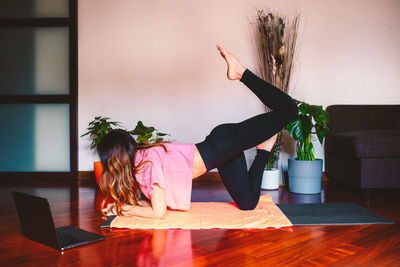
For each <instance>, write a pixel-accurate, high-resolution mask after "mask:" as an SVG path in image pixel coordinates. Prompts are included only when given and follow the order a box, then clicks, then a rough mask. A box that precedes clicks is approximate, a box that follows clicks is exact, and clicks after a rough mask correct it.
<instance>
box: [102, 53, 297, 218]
mask: <svg viewBox="0 0 400 267" xmlns="http://www.w3.org/2000/svg"><path fill="white" fill-rule="evenodd" d="M217 49H218V50H219V52H220V53H221V55H222V57H223V58H224V59H225V61H226V62H227V65H228V72H227V76H228V79H230V80H240V81H241V82H242V83H244V84H245V85H246V86H247V87H248V88H249V89H250V90H251V91H252V92H253V93H254V94H255V95H256V96H257V97H258V98H259V99H260V100H261V101H262V102H263V103H264V104H265V105H266V106H268V107H270V108H271V109H272V110H273V111H271V112H268V113H264V114H260V115H258V116H255V117H252V118H250V119H247V120H245V121H243V122H240V123H230V124H222V125H219V126H217V127H215V128H214V129H213V130H212V131H211V133H210V134H209V135H208V136H207V137H206V138H205V140H204V141H203V142H201V143H198V144H177V143H158V144H152V145H149V144H137V143H136V142H135V140H134V139H133V138H132V136H130V135H129V134H128V133H127V132H125V131H123V130H114V131H112V132H111V133H109V134H108V135H106V136H105V137H104V138H103V140H102V141H101V143H100V144H99V145H98V147H97V151H98V153H99V156H100V158H101V161H102V163H103V166H104V173H103V175H102V178H101V182H100V188H101V189H102V191H103V192H104V193H105V194H106V196H111V197H112V198H113V199H114V201H115V202H114V203H111V204H108V205H107V207H106V208H104V209H103V213H104V214H105V215H107V216H109V215H112V214H118V215H124V216H141V217H148V218H162V217H163V216H164V215H165V212H166V210H167V207H169V208H171V209H177V210H188V209H189V206H190V196H191V189H192V179H195V178H197V177H199V176H200V175H202V174H204V173H206V172H207V171H209V170H211V169H214V168H218V171H219V174H220V176H221V179H222V181H223V183H224V185H225V187H226V189H227V190H228V192H229V194H230V195H231V197H232V199H233V200H234V201H235V203H236V204H237V206H238V207H239V208H240V209H242V210H251V209H254V208H255V207H256V205H257V203H258V200H259V198H260V187H261V181H262V175H263V170H264V167H265V165H266V162H267V160H268V156H269V154H270V151H271V149H272V147H273V145H274V143H275V140H276V134H277V133H278V132H279V131H280V130H282V129H283V128H284V127H285V125H287V124H288V123H289V122H291V121H292V120H294V119H295V118H296V116H297V106H296V103H295V102H294V101H293V99H292V98H291V97H290V96H288V95H287V94H285V93H283V92H282V91H280V90H279V89H277V88H276V87H274V86H272V85H271V84H269V83H267V82H265V81H263V80H262V79H260V78H259V77H257V76H256V75H254V74H253V73H252V72H250V71H249V70H248V69H246V68H245V67H244V66H243V65H242V64H241V63H240V62H239V61H238V60H237V59H236V58H235V57H234V56H233V55H232V54H230V53H229V52H228V51H227V50H226V49H225V48H223V47H222V46H220V45H218V46H217ZM254 146H256V148H257V154H256V157H255V159H254V162H253V164H252V165H251V167H250V169H249V170H247V166H246V161H245V156H244V153H243V151H244V150H246V149H249V148H252V147H254ZM143 195H144V196H143ZM103 206H104V202H103Z"/></svg>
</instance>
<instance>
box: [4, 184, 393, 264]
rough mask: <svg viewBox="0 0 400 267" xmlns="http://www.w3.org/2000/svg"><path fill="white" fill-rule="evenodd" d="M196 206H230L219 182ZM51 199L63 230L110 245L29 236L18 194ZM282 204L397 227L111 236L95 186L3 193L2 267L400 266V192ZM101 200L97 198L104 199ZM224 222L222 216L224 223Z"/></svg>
mask: <svg viewBox="0 0 400 267" xmlns="http://www.w3.org/2000/svg"><path fill="white" fill-rule="evenodd" d="M193 188H194V190H193V195H192V197H193V201H229V200H230V197H229V195H228V194H227V193H226V191H225V190H224V188H223V186H222V185H221V184H220V183H219V182H215V181H213V182H210V181H199V182H196V183H195V184H194V186H193ZM12 189H17V190H19V191H23V192H29V193H34V194H37V195H41V196H45V197H46V198H48V199H49V201H50V205H51V209H52V212H53V216H54V220H55V224H56V226H57V227H58V226H64V225H72V226H75V227H79V228H82V229H85V230H88V231H92V232H95V233H99V234H102V235H104V236H106V237H107V239H106V240H104V241H101V242H98V243H95V244H91V245H86V246H83V247H79V248H74V249H70V250H66V251H65V252H58V251H56V250H54V249H52V248H49V247H46V246H44V245H42V244H39V243H36V242H34V241H31V240H29V239H26V238H24V237H23V236H22V233H21V228H20V225H19V221H18V218H17V215H16V212H15V206H14V203H13V201H12V198H11V190H12ZM263 193H269V194H271V196H272V198H273V199H274V201H275V202H276V203H320V202H356V203H357V204H359V205H361V206H363V207H365V208H367V209H369V210H371V211H373V212H375V213H377V214H379V215H381V216H384V217H386V218H388V219H391V220H393V221H395V222H396V224H394V225H359V226H295V227H292V228H289V229H284V230H218V229H212V230H110V229H101V228H99V225H100V224H102V221H103V218H102V217H101V215H100V213H99V212H98V211H97V210H96V209H95V205H96V201H97V200H96V188H95V186H93V185H86V186H84V185H79V186H78V185H68V184H65V183H52V184H51V185H49V184H47V185H43V184H42V185H40V184H37V185H26V184H25V185H19V186H9V185H2V186H1V188H0V207H1V213H0V237H1V243H0V266H1V267H8V266H43V267H44V266H400V225H399V222H400V191H399V190H378V191H374V192H372V195H371V198H370V200H368V199H367V197H366V194H365V192H362V191H360V190H355V189H351V188H349V187H347V186H343V185H341V184H334V183H332V182H328V183H324V190H323V192H322V194H319V195H298V194H292V193H289V192H288V191H287V190H286V189H283V188H281V189H280V190H276V191H265V192H263ZM97 196H98V195H97ZM221 216H222V215H221Z"/></svg>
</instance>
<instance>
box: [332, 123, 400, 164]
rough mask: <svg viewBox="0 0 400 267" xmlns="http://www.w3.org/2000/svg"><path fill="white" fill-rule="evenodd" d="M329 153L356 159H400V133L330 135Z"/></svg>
mask: <svg viewBox="0 0 400 267" xmlns="http://www.w3.org/2000/svg"><path fill="white" fill-rule="evenodd" d="M325 149H326V152H327V153H332V154H336V155H337V154H339V155H342V156H344V157H355V158H400V131H398V130H367V131H350V132H343V133H335V134H330V135H329V136H328V137H327V139H326V146H325Z"/></svg>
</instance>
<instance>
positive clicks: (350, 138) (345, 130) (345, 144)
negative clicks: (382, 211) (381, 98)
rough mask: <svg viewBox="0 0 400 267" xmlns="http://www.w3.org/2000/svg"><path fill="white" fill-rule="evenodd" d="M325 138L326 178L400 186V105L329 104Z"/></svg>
mask: <svg viewBox="0 0 400 267" xmlns="http://www.w3.org/2000/svg"><path fill="white" fill-rule="evenodd" d="M326 110H327V112H328V113H329V115H330V117H331V122H330V131H329V133H328V135H327V137H326V139H325V147H324V148H325V173H326V176H327V177H328V179H334V180H340V181H342V182H344V183H347V184H350V185H353V186H356V187H359V188H363V189H372V188H400V105H331V106H329V107H327V109H326Z"/></svg>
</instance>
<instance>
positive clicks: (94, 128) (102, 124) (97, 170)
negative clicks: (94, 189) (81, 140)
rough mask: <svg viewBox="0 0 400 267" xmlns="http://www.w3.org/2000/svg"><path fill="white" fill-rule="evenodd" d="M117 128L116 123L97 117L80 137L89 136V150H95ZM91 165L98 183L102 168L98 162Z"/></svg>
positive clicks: (117, 124) (118, 123)
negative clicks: (90, 141)
mask: <svg viewBox="0 0 400 267" xmlns="http://www.w3.org/2000/svg"><path fill="white" fill-rule="evenodd" d="M119 126H121V123H120V122H118V121H110V118H108V117H102V116H97V117H95V118H94V120H92V121H90V122H89V126H88V128H87V129H86V130H87V132H86V133H84V134H82V135H81V137H84V136H87V135H89V138H90V139H91V140H92V143H91V145H90V149H95V148H96V147H97V145H98V144H99V143H100V141H101V139H103V137H104V136H105V135H106V134H108V133H109V132H110V131H111V130H112V129H114V128H116V127H119ZM93 165H94V176H95V178H96V181H97V183H98V182H99V180H100V176H101V174H102V173H103V166H102V164H101V162H100V161H95V162H94V163H93Z"/></svg>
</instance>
